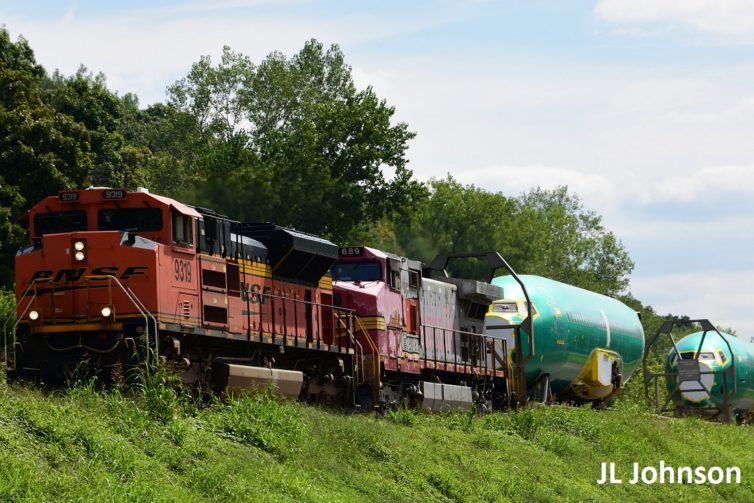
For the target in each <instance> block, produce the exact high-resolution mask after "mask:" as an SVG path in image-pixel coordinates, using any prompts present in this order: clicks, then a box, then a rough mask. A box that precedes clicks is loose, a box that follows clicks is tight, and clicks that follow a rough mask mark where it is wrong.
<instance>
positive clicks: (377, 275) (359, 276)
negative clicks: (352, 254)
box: [332, 262, 382, 281]
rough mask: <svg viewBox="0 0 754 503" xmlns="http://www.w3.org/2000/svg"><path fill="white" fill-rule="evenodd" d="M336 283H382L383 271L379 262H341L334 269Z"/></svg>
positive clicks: (333, 275)
mask: <svg viewBox="0 0 754 503" xmlns="http://www.w3.org/2000/svg"><path fill="white" fill-rule="evenodd" d="M332 277H333V279H334V280H336V281H380V280H382V269H381V268H380V263H379V262H339V263H337V264H335V265H334V266H333V268H332Z"/></svg>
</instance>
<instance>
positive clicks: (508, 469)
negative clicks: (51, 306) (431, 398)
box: [0, 385, 754, 502]
mask: <svg viewBox="0 0 754 503" xmlns="http://www.w3.org/2000/svg"><path fill="white" fill-rule="evenodd" d="M0 424H1V426H0V445H1V448H0V500H3V501H7V500H17V501H25V500H28V501H43V500H48V501H50V500H98V501H101V500H103V499H105V500H115V501H122V500H132V501H144V500H158V501H179V500H180V501H205V500H215V501H273V500H275V501H278V500H289V501H302V500H303V501H359V500H362V501H367V500H369V501H420V500H422V501H424V500H431V501H508V500H511V501H529V502H536V501H562V500H564V499H565V500H568V501H577V500H579V501H609V500H614V499H618V498H620V499H621V500H623V501H630V500H635V501H650V500H655V501H658V500H659V501H694V500H702V499H704V500H711V501H714V500H721V499H725V500H727V501H754V480H752V474H754V456H752V455H751V453H752V452H754V436H753V435H752V433H753V431H752V429H751V427H750V426H727V425H726V426H721V425H714V424H708V423H704V422H701V421H698V420H663V419H657V418H655V417H654V416H652V415H650V414H648V413H647V412H644V411H642V410H640V409H639V408H637V407H635V406H634V407H632V406H629V405H620V404H619V405H618V406H616V408H615V409H614V410H607V411H595V410H591V409H589V408H569V407H546V408H537V409H530V410H526V411H522V412H515V413H509V414H491V415H487V416H481V417H480V416H473V415H469V414H465V413H464V414H452V415H443V416H429V415H425V414H417V413H415V412H412V411H397V412H395V413H392V414H389V416H388V417H386V418H375V417H372V416H369V415H355V414H347V413H340V412H334V411H329V410H322V409H320V408H316V407H312V406H306V405H302V404H292V403H278V402H277V401H275V400H274V399H272V398H270V397H267V396H265V395H258V396H254V397H249V398H245V399H242V400H237V401H233V402H231V403H228V404H219V403H218V404H214V405H212V406H210V407H203V408H197V407H196V405H195V404H194V403H193V402H192V401H190V400H187V399H180V398H175V397H174V396H173V395H172V394H171V393H170V392H166V391H164V388H160V387H158V386H150V387H147V389H146V391H145V392H141V393H133V392H132V393H130V394H129V393H120V392H117V391H109V392H106V393H104V392H99V391H96V390H95V389H93V388H92V387H91V386H78V387H75V388H73V389H71V390H69V391H65V392H58V393H44V392H42V391H39V390H37V389H34V388H30V387H27V386H23V385H11V386H9V387H7V388H4V389H2V391H1V392H0ZM661 459H662V460H665V462H666V463H669V464H673V465H692V466H693V465H710V464H715V465H719V466H739V467H740V468H741V470H742V473H743V480H742V484H741V485H718V486H671V485H666V486H659V485H655V486H644V485H629V484H627V483H626V484H624V485H616V486H598V485H597V484H596V483H595V480H596V478H597V477H598V475H599V463H600V462H601V461H614V462H616V463H618V465H619V467H620V468H621V469H624V470H625V471H626V474H625V475H626V477H624V482H627V481H625V478H627V476H628V472H627V470H628V468H629V466H630V463H632V462H634V461H637V462H640V463H646V464H653V465H656V464H657V463H658V462H659V460H661Z"/></svg>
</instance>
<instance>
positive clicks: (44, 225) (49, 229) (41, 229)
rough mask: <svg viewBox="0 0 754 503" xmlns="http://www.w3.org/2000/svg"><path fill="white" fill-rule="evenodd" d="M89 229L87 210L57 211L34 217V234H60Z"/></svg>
mask: <svg viewBox="0 0 754 503" xmlns="http://www.w3.org/2000/svg"><path fill="white" fill-rule="evenodd" d="M85 230H87V223H86V212H85V211H56V212H52V213H42V214H40V215H37V216H35V217H34V234H35V235H36V236H42V235H43V234H59V233H62V232H75V231H85Z"/></svg>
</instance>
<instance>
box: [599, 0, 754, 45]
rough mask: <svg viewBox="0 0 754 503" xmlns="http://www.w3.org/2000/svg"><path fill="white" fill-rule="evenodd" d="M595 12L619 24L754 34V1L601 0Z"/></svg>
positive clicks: (735, 35)
mask: <svg viewBox="0 0 754 503" xmlns="http://www.w3.org/2000/svg"><path fill="white" fill-rule="evenodd" d="M594 13H595V15H596V16H597V17H598V18H599V19H602V20H604V21H607V22H610V23H617V24H640V23H660V24H669V25H676V26H681V27H684V28H688V29H691V30H694V31H698V32H702V33H707V34H714V35H724V36H731V37H737V38H740V37H746V38H749V37H750V36H753V35H754V2H751V0H600V1H599V3H598V4H597V6H596V7H595V9H594Z"/></svg>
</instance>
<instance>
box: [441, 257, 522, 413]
mask: <svg viewBox="0 0 754 503" xmlns="http://www.w3.org/2000/svg"><path fill="white" fill-rule="evenodd" d="M475 257H486V258H487V264H488V265H489V267H490V274H489V276H488V280H487V282H488V283H490V282H491V281H492V279H493V277H494V275H495V271H496V270H497V269H500V268H504V269H505V270H507V271H508V273H509V274H510V275H511V276H513V279H514V280H515V281H516V283H518V285H519V286H520V287H521V291H522V292H523V293H524V298H526V318H524V319H523V321H521V323H520V324H519V325H518V326H517V327H515V328H516V329H515V330H514V334H515V335H514V337H515V340H516V346H515V348H514V350H515V352H516V354H515V356H516V361H515V364H516V372H515V373H516V378H515V383H514V385H515V387H516V400H517V401H518V403H519V404H520V405H524V404H525V403H526V400H527V397H528V389H527V386H526V371H525V368H524V365H525V364H526V362H528V361H529V360H531V359H532V358H533V357H534V322H533V319H532V317H533V314H532V313H533V309H532V303H531V298H530V297H529V292H528V291H527V290H526V285H524V282H523V281H522V280H521V278H519V276H518V274H516V271H514V270H513V268H512V267H511V266H510V264H508V262H507V261H506V260H505V258H503V256H502V255H501V254H500V253H499V252H486V253H458V254H452V255H438V256H437V257H435V259H434V260H433V261H432V263H431V264H430V266H429V268H430V269H433V270H438V271H439V270H442V271H443V272H444V273H445V275H446V276H447V275H448V273H447V271H446V268H447V266H448V262H449V261H450V259H451V258H475ZM522 327H523V329H524V330H525V331H526V335H527V342H528V346H529V348H528V352H527V354H526V355H524V353H523V349H522V348H521V342H522V340H521V328H522Z"/></svg>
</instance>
